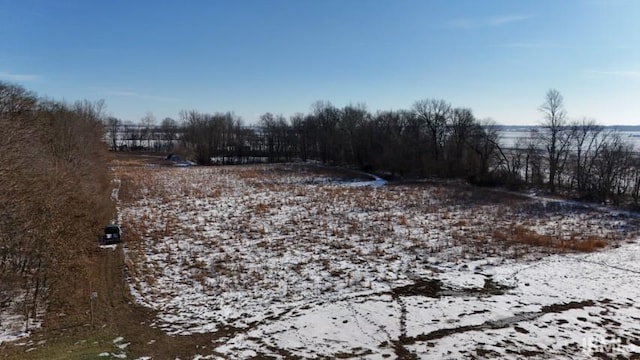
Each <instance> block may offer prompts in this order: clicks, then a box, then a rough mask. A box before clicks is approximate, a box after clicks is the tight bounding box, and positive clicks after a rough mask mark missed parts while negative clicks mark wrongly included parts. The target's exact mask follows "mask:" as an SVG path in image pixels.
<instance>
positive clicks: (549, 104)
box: [538, 89, 573, 192]
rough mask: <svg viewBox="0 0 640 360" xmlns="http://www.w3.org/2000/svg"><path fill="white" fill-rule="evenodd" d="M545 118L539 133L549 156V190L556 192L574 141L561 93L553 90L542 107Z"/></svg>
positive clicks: (547, 95)
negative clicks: (570, 146) (572, 140)
mask: <svg viewBox="0 0 640 360" xmlns="http://www.w3.org/2000/svg"><path fill="white" fill-rule="evenodd" d="M539 110H540V112H541V113H542V114H543V116H544V120H543V122H542V128H543V129H542V131H540V132H539V133H538V136H539V139H540V140H541V142H542V144H543V146H544V148H545V150H546V154H547V162H548V166H549V169H548V170H549V188H550V190H551V192H555V191H556V185H557V184H556V183H557V181H558V180H559V178H560V175H561V173H562V170H563V167H564V162H565V161H566V158H567V154H568V150H569V145H570V144H571V139H572V137H573V136H572V128H571V127H569V126H567V112H566V110H565V108H564V100H563V98H562V95H561V94H560V92H559V91H558V90H556V89H551V90H549V91H548V92H547V94H546V96H545V101H544V103H542V105H541V106H540V109H539Z"/></svg>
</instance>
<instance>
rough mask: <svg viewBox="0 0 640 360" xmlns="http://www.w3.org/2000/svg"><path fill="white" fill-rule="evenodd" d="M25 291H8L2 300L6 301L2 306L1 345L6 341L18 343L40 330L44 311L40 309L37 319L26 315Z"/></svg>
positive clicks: (0, 315)
mask: <svg viewBox="0 0 640 360" xmlns="http://www.w3.org/2000/svg"><path fill="white" fill-rule="evenodd" d="M25 293H26V292H24V291H11V292H9V291H7V292H5V293H3V294H2V295H3V296H2V298H3V299H6V300H5V301H3V302H2V304H1V305H0V344H2V343H3V342H6V341H16V340H19V339H22V338H25V337H28V336H29V334H30V333H31V332H32V331H33V330H36V329H38V328H39V327H40V326H41V325H42V319H43V318H44V309H38V311H37V314H36V317H35V319H34V318H32V317H29V319H28V320H27V317H26V316H25V315H24V298H25Z"/></svg>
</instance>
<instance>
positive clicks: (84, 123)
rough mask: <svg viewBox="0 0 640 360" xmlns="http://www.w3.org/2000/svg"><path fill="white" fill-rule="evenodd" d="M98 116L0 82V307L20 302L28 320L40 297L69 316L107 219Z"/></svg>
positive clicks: (94, 107) (109, 207)
mask: <svg viewBox="0 0 640 360" xmlns="http://www.w3.org/2000/svg"><path fill="white" fill-rule="evenodd" d="M103 108H104V107H103V103H102V102H97V103H92V102H87V101H84V102H77V103H74V104H64V103H58V102H53V101H49V100H43V99H39V98H37V97H36V96H35V95H34V94H33V93H31V92H29V91H27V90H25V89H24V88H22V87H20V86H16V85H12V84H7V83H1V82H0V139H2V140H1V141H0V164H2V165H1V166H0V307H3V306H9V304H10V301H9V300H10V299H13V298H14V297H15V296H18V295H20V294H24V295H25V296H24V297H21V298H20V299H21V300H22V301H21V302H22V303H21V305H20V306H21V310H22V311H24V315H26V316H27V317H33V316H34V315H35V313H36V311H37V310H38V309H39V307H40V306H41V299H42V298H43V295H44V293H45V292H46V293H47V299H48V300H49V302H50V304H53V305H54V306H56V309H57V310H59V311H60V312H66V313H67V314H71V313H73V312H74V310H73V309H70V308H68V307H69V306H71V304H76V302H75V300H77V299H78V297H81V298H84V297H85V296H86V295H87V293H86V290H87V287H88V282H89V279H88V278H87V273H88V270H89V269H91V267H92V266H94V265H93V264H91V263H90V260H89V257H88V254H89V252H90V251H91V250H92V249H95V243H96V236H97V234H98V232H99V231H100V229H101V227H102V226H103V225H104V223H105V222H108V221H109V220H110V219H111V218H112V217H113V215H114V204H113V203H112V202H111V201H110V199H109V196H110V192H111V187H112V185H111V181H110V174H109V171H108V169H107V164H106V160H105V156H106V154H107V152H106V147H105V144H104V140H103V139H104V136H103V134H104V133H103V126H102V120H103ZM65 304H67V305H69V306H66V307H65ZM82 311H83V312H84V309H83V310H82Z"/></svg>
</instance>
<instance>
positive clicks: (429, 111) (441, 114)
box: [413, 99, 451, 161]
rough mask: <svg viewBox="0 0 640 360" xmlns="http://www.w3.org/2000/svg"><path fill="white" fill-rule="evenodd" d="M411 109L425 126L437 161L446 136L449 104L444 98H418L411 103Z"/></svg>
mask: <svg viewBox="0 0 640 360" xmlns="http://www.w3.org/2000/svg"><path fill="white" fill-rule="evenodd" d="M413 111H414V112H415V113H416V116H417V118H418V119H419V120H421V122H422V123H423V124H424V125H425V126H426V131H427V133H428V135H429V137H430V139H429V140H430V141H431V142H432V146H433V155H434V157H435V160H436V161H438V160H439V159H440V157H441V154H442V152H443V148H444V144H445V141H446V138H447V128H448V122H449V120H450V118H451V105H450V104H449V103H448V102H446V101H444V100H437V99H428V100H419V101H416V102H415V103H414V104H413Z"/></svg>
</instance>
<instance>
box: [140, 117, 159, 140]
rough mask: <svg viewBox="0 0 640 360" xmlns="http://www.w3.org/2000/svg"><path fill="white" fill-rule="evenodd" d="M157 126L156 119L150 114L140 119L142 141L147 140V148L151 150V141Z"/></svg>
mask: <svg viewBox="0 0 640 360" xmlns="http://www.w3.org/2000/svg"><path fill="white" fill-rule="evenodd" d="M155 124H156V117H155V116H154V115H153V114H152V113H151V112H148V113H147V114H146V115H145V116H143V117H142V119H140V126H141V129H140V130H141V134H142V136H141V137H142V140H147V148H151V140H153V133H154V126H155Z"/></svg>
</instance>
